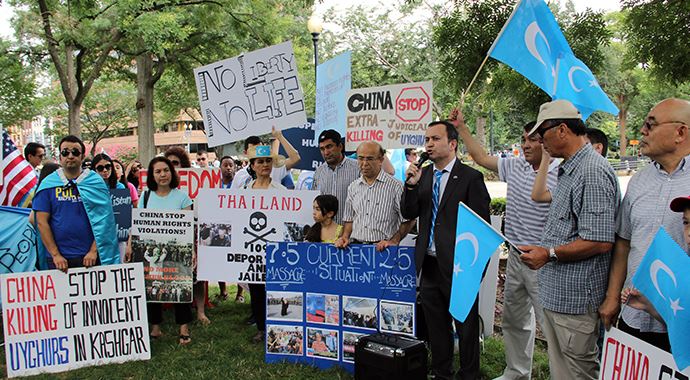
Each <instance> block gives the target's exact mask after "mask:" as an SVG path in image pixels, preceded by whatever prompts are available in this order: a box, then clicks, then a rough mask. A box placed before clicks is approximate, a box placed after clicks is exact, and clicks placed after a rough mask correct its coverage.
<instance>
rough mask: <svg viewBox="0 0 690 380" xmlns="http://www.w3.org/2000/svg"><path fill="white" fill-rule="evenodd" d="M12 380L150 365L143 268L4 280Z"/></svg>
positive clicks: (76, 271) (137, 265) (1, 284)
mask: <svg viewBox="0 0 690 380" xmlns="http://www.w3.org/2000/svg"><path fill="white" fill-rule="evenodd" d="M0 288H2V290H3V291H2V306H3V310H2V320H3V330H4V334H5V342H4V343H5V363H6V368H7V377H17V376H30V375H37V374H40V373H54V372H63V371H69V370H72V369H76V368H81V367H88V366H96V365H104V364H109V363H122V362H126V361H131V360H148V359H150V358H151V346H150V344H149V328H148V316H147V314H146V298H145V296H144V273H143V270H142V266H141V264H140V263H135V264H121V265H108V266H97V267H93V268H90V269H86V268H70V270H69V272H68V273H63V272H60V271H58V270H49V271H40V272H30V273H16V274H3V275H2V276H0Z"/></svg>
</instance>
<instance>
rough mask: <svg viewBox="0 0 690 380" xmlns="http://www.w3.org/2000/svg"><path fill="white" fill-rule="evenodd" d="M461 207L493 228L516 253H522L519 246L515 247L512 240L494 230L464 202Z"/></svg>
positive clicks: (488, 225)
mask: <svg viewBox="0 0 690 380" xmlns="http://www.w3.org/2000/svg"><path fill="white" fill-rule="evenodd" d="M460 206H463V207H465V209H466V210H467V211H469V212H471V213H472V214H474V216H476V217H477V219H479V220H481V221H482V222H483V223H484V224H486V226H487V227H489V228H491V229H492V230H493V231H494V232H495V233H497V234H498V236H500V237H501V238H502V239H503V240H505V242H506V243H508V244H510V245H511V246H512V247H513V248H514V249H515V250H516V251H518V252H522V251H521V250H519V249H518V247H517V245H515V243H513V242H512V241H510V240H508V238H507V237H505V236H504V235H503V234H502V233H501V232H500V231H496V229H495V228H494V226H492V225H491V224H489V222H487V221H486V220H484V218H482V217H481V216H479V215H478V214H477V213H476V212H474V210H472V209H471V208H469V207H467V205H466V204H465V203H464V202H460Z"/></svg>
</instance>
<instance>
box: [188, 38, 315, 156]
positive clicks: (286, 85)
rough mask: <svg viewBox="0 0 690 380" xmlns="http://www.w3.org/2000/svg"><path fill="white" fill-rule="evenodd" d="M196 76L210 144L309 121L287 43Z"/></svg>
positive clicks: (214, 65)
mask: <svg viewBox="0 0 690 380" xmlns="http://www.w3.org/2000/svg"><path fill="white" fill-rule="evenodd" d="M194 78H195V80H196V87H197V93H198V95H199V103H200V105H201V115H202V117H203V118H204V127H205V129H206V136H208V145H209V146H211V147H213V146H218V145H222V144H227V143H231V142H235V141H239V140H244V139H246V138H247V137H249V136H258V135H262V134H265V133H269V132H271V128H272V127H273V126H275V127H276V129H280V130H282V129H285V128H290V127H293V126H295V125H300V124H304V123H306V121H307V115H306V113H305V111H304V99H303V94H302V87H301V86H300V84H299V80H298V78H297V59H296V58H295V54H294V52H293V50H292V43H291V42H289V41H288V42H284V43H282V44H279V45H274V46H269V47H267V48H263V49H259V50H255V51H252V52H250V53H246V54H243V55H240V56H237V57H234V58H228V59H225V60H222V61H218V62H215V63H212V64H210V65H206V66H202V67H198V68H196V69H194Z"/></svg>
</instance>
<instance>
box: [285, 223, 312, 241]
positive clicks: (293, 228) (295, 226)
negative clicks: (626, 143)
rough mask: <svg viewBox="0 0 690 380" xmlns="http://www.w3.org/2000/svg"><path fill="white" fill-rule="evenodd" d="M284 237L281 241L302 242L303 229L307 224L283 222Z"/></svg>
mask: <svg viewBox="0 0 690 380" xmlns="http://www.w3.org/2000/svg"><path fill="white" fill-rule="evenodd" d="M284 225H285V236H283V241H304V235H305V227H307V226H310V224H308V223H295V222H285V223H284Z"/></svg>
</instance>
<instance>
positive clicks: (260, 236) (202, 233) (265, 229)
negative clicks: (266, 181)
mask: <svg viewBox="0 0 690 380" xmlns="http://www.w3.org/2000/svg"><path fill="white" fill-rule="evenodd" d="M317 195H319V192H318V191H310V190H291V191H284V190H275V189H274V190H228V189H213V190H211V189H202V190H200V191H199V197H197V199H196V204H197V205H198V206H199V207H198V210H199V239H198V241H199V247H198V258H199V259H198V267H197V277H198V278H199V279H200V280H208V281H228V280H229V281H232V282H245V283H263V282H265V281H266V260H265V257H266V253H265V251H266V244H267V243H269V242H295V241H302V240H304V226H305V225H312V224H313V223H314V219H313V217H312V210H313V203H314V198H316V196H317Z"/></svg>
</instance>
